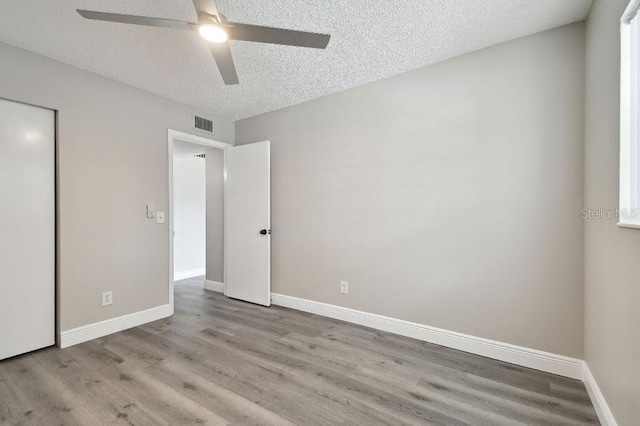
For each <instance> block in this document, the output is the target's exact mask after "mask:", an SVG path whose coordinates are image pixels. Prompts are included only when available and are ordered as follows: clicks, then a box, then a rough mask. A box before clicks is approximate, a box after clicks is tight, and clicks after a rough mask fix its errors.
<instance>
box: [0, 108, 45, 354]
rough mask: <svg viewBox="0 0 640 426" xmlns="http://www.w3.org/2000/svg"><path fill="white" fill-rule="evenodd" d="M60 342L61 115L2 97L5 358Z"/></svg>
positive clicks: (0, 248) (0, 305) (1, 339)
mask: <svg viewBox="0 0 640 426" xmlns="http://www.w3.org/2000/svg"><path fill="white" fill-rule="evenodd" d="M54 343H55V114H54V112H53V111H52V110H48V109H44V108H38V107H34V106H30V105H25V104H21V103H17V102H11V101H7V100H3V99H0V359H3V358H8V357H10V356H14V355H18V354H21V353H24V352H29V351H32V350H35V349H39V348H42V347H46V346H50V345H53V344H54Z"/></svg>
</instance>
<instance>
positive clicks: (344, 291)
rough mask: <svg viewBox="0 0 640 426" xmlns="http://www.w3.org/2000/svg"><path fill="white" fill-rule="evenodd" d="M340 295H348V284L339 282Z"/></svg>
mask: <svg viewBox="0 0 640 426" xmlns="http://www.w3.org/2000/svg"><path fill="white" fill-rule="evenodd" d="M340 293H342V294H349V283H348V282H346V281H340Z"/></svg>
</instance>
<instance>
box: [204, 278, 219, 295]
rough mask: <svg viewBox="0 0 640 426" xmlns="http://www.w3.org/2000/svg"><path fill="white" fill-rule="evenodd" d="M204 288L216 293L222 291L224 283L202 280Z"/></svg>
mask: <svg viewBox="0 0 640 426" xmlns="http://www.w3.org/2000/svg"><path fill="white" fill-rule="evenodd" d="M204 288H205V290H211V291H217V292H218V293H224V283H219V282H218V281H210V280H204Z"/></svg>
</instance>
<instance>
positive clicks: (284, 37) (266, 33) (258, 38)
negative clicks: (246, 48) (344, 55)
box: [227, 22, 331, 49]
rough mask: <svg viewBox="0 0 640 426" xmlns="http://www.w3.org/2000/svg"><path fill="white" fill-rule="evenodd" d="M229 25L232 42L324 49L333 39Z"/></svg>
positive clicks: (257, 26)
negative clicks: (240, 41)
mask: <svg viewBox="0 0 640 426" xmlns="http://www.w3.org/2000/svg"><path fill="white" fill-rule="evenodd" d="M227 25H228V27H227V29H228V30H229V39H231V40H242V41H254V42H258V43H271V44H285V45H287V46H300V47H312V48H315V49H324V48H326V47H327V44H328V43H329V39H330V38H331V36H330V35H328V34H317V33H308V32H305V31H295V30H285V29H282V28H271V27H262V26H259V25H249V24H236V23H233V22H229V23H228V24H227Z"/></svg>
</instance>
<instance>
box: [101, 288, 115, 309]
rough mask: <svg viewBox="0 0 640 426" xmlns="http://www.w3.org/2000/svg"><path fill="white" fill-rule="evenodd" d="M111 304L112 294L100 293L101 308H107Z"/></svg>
mask: <svg viewBox="0 0 640 426" xmlns="http://www.w3.org/2000/svg"><path fill="white" fill-rule="evenodd" d="M112 303H113V292H112V291H105V292H104V293H102V306H109V305H111V304H112Z"/></svg>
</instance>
